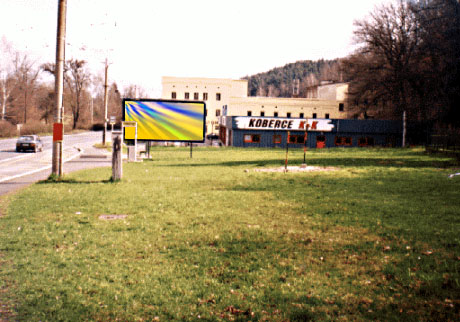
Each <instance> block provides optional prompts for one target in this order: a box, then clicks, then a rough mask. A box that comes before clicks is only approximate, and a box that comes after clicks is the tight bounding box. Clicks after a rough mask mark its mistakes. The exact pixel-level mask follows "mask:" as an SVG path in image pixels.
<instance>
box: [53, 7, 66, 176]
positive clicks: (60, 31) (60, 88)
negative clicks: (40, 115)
mask: <svg viewBox="0 0 460 322" xmlns="http://www.w3.org/2000/svg"><path fill="white" fill-rule="evenodd" d="M66 11H67V0H59V3H58V23H57V36H56V68H55V83H54V91H55V94H56V110H55V122H56V123H60V124H61V125H62V123H63V122H62V116H63V113H62V95H63V92H64V59H65V34H66ZM60 137H61V138H62V139H63V138H64V127H63V126H62V133H60ZM62 143H63V142H62V140H59V141H58V140H55V139H54V138H53V156H52V170H51V171H52V174H53V175H56V176H59V177H61V176H62V174H63V173H62V172H63V171H62Z"/></svg>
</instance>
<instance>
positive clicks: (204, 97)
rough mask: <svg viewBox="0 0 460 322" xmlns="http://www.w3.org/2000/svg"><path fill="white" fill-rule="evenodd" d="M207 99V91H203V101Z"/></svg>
mask: <svg viewBox="0 0 460 322" xmlns="http://www.w3.org/2000/svg"><path fill="white" fill-rule="evenodd" d="M207 100H208V93H203V101H207Z"/></svg>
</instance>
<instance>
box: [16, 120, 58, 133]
mask: <svg viewBox="0 0 460 322" xmlns="http://www.w3.org/2000/svg"><path fill="white" fill-rule="evenodd" d="M52 132H53V124H51V123H48V124H45V123H42V122H37V121H31V122H29V123H26V124H24V125H23V126H22V128H21V135H29V134H45V133H52Z"/></svg>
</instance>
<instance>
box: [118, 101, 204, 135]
mask: <svg viewBox="0 0 460 322" xmlns="http://www.w3.org/2000/svg"><path fill="white" fill-rule="evenodd" d="M126 101H133V102H164V103H182V104H183V103H186V104H190V103H192V104H196V103H198V104H203V128H202V133H203V139H202V140H164V139H163V140H162V139H142V138H137V141H142V142H186V143H204V141H205V137H206V111H207V110H206V102H205V101H199V100H196V101H195V100H193V101H191V100H173V99H154V98H123V100H122V122H129V121H128V120H126V115H125V113H126V108H125V102H126ZM137 127H138V131H139V124H138V126H137ZM123 140H124V141H127V142H129V141H133V139H126V132H125V133H123Z"/></svg>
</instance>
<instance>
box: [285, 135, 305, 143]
mask: <svg viewBox="0 0 460 322" xmlns="http://www.w3.org/2000/svg"><path fill="white" fill-rule="evenodd" d="M304 142H305V135H289V143H292V144H303V143H304Z"/></svg>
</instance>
